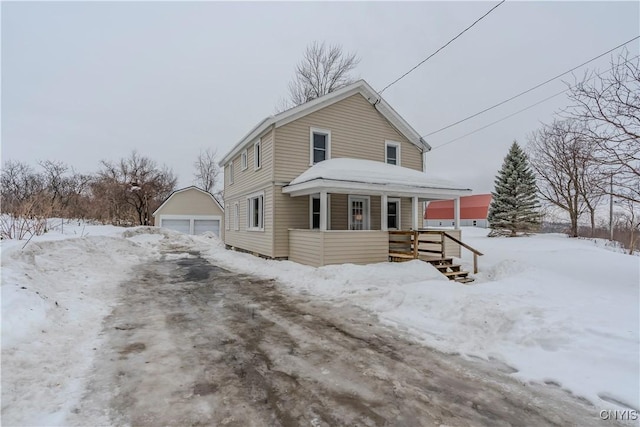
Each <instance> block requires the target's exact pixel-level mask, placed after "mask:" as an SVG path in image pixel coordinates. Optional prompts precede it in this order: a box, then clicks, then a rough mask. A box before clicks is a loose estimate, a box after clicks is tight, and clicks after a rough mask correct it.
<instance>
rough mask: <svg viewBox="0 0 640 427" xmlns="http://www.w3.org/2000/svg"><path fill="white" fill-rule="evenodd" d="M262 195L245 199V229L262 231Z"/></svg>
mask: <svg viewBox="0 0 640 427" xmlns="http://www.w3.org/2000/svg"><path fill="white" fill-rule="evenodd" d="M263 222H264V195H263V194H260V195H255V196H252V197H249V198H248V199H247V229H249V230H264V224H263Z"/></svg>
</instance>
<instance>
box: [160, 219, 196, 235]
mask: <svg viewBox="0 0 640 427" xmlns="http://www.w3.org/2000/svg"><path fill="white" fill-rule="evenodd" d="M160 226H161V227H165V228H170V229H171V230H175V231H179V232H181V233H186V234H189V231H190V228H191V221H189V220H188V219H163V220H162V224H160Z"/></svg>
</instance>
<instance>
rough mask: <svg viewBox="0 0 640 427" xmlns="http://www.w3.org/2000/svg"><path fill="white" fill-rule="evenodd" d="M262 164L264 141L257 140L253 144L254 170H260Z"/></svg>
mask: <svg viewBox="0 0 640 427" xmlns="http://www.w3.org/2000/svg"><path fill="white" fill-rule="evenodd" d="M261 166H262V141H261V140H257V141H256V143H255V144H253V170H258V169H260V167H261Z"/></svg>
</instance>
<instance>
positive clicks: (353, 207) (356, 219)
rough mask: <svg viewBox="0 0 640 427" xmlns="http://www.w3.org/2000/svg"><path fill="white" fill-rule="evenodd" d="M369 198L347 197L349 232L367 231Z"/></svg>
mask: <svg viewBox="0 0 640 427" xmlns="http://www.w3.org/2000/svg"><path fill="white" fill-rule="evenodd" d="M370 222H371V221H370V218H369V197H365V196H349V230H369V224H370Z"/></svg>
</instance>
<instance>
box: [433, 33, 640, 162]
mask: <svg viewBox="0 0 640 427" xmlns="http://www.w3.org/2000/svg"><path fill="white" fill-rule="evenodd" d="M636 38H637V37H636ZM638 58H640V55H637V56H634V57H633V58H631V59H628V60H626V61H625V62H624V63H625V64H626V63H628V62H631V61H633V60H635V59H638ZM602 74H604V73H600V74H596V75H594V76H593V77H591V78H590V79H588V80H587V81H589V80H593V79H595V78H596V77H600V76H601V75H602ZM575 87H576V86H570V87H568V88H566V89H564V90H562V91H560V92H558V93H556V94H554V95H551V96H548V97H546V98H545V99H543V100H541V101H538V102H536V103H535V104H531V105H529V106H528V107H525V108H523V109H521V110H518V111H516V112H515V113H511V114H509V115H508V116H505V117H502V118H501V119H498V120H496V121H494V122H491V123H489V124H487V125H484V126H482V127H479V128H478V129H475V130H472V131H471V132H469V133H466V134H464V135H462V136H459V137H457V138H454V139H452V140H450V141H447V142H445V143H444V144H440V145H436V146H435V147H433V148H432V149H431V150H432V151H433V150H436V149H438V148H441V147H444V146H445V145H449V144H452V143H454V142H456V141H459V140H461V139H463V138H466V137H467V136H469V135H473V134H474V133H477V132H480V131H481V130H484V129H486V128H488V127H490V126H493V125H495V124H497V123H500V122H502V121H505V120H507V119H510V118H511V117H513V116H515V115H517V114H520V113H522V112H524V111H527V110H529V109H531V108H533V107H535V106H537V105H540V104H542V103H543V102H546V101H548V100H550V99H552V98H555V97H556V96H559V95H562V94H563V93H565V92H568V91H569V90H571V89H573V88H575Z"/></svg>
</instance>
